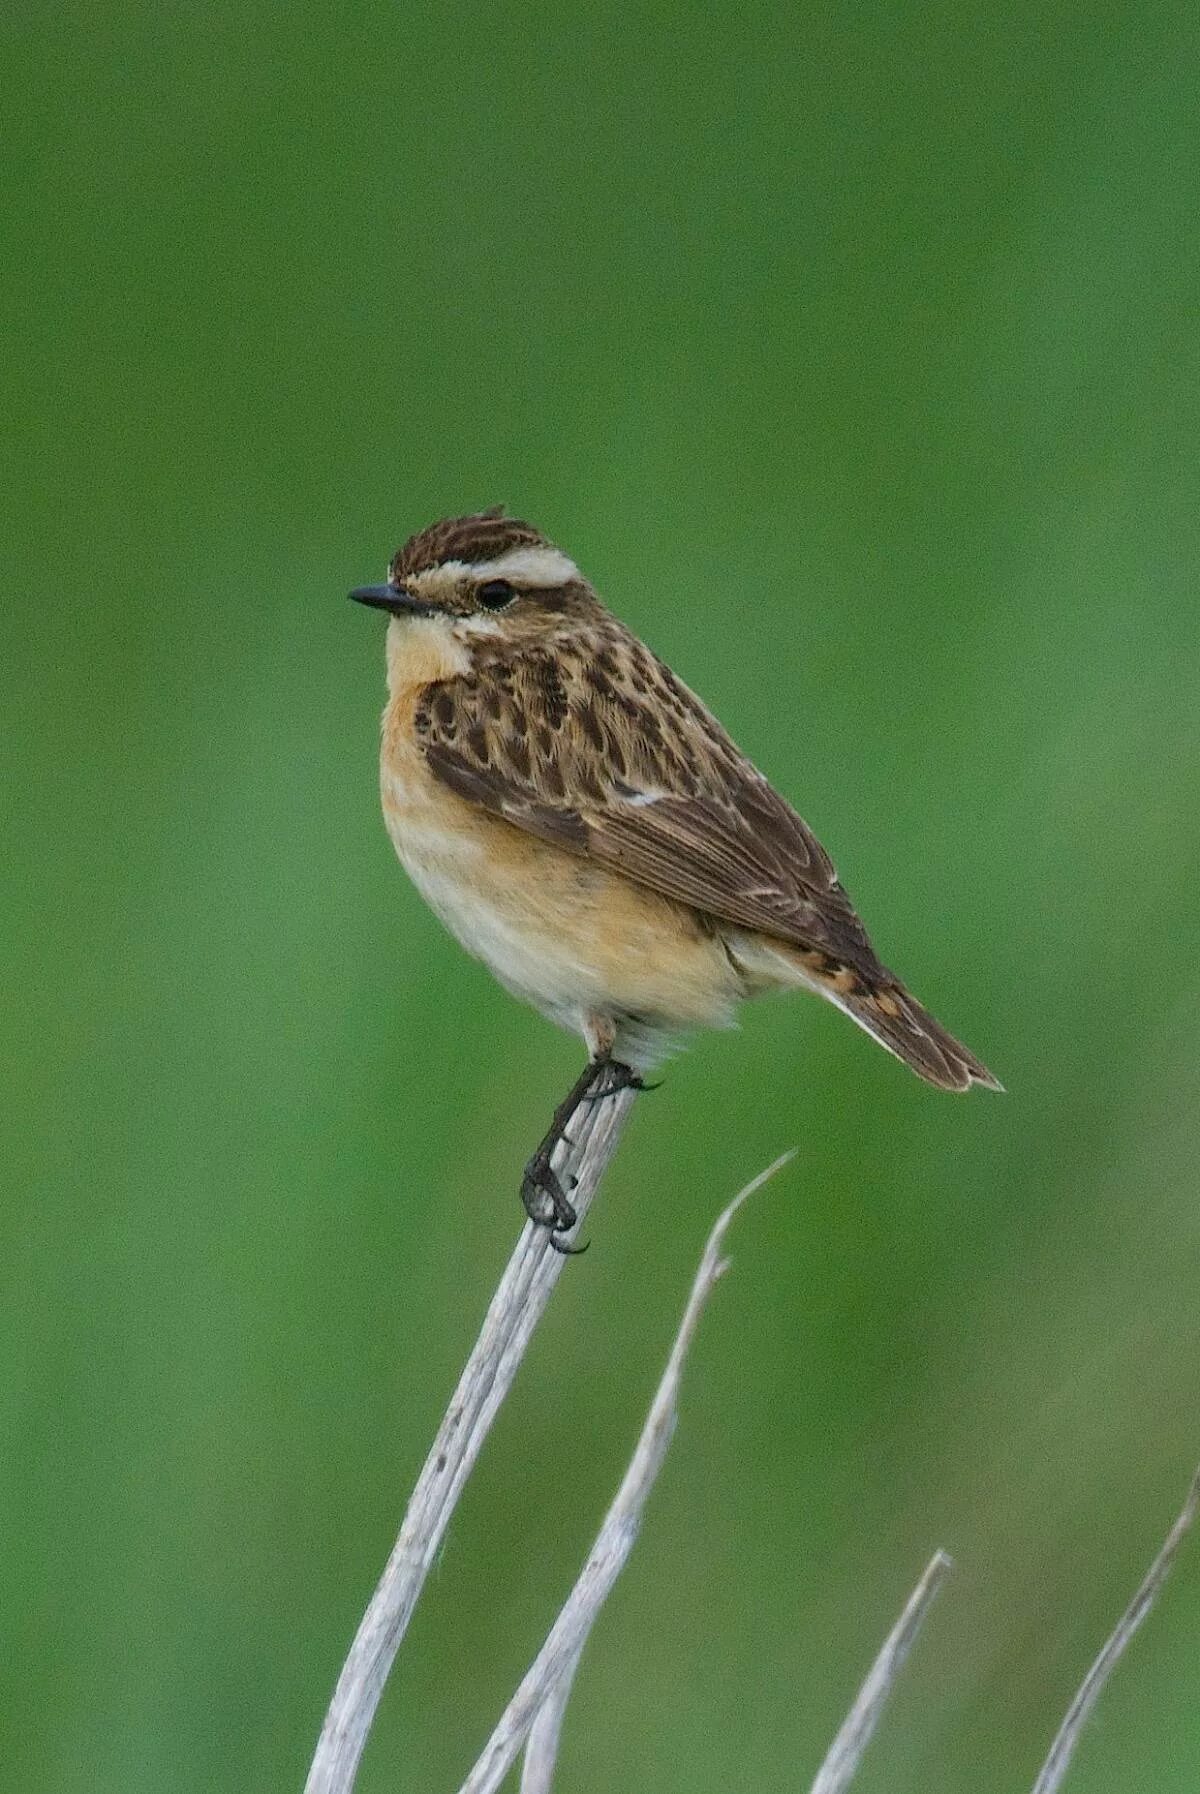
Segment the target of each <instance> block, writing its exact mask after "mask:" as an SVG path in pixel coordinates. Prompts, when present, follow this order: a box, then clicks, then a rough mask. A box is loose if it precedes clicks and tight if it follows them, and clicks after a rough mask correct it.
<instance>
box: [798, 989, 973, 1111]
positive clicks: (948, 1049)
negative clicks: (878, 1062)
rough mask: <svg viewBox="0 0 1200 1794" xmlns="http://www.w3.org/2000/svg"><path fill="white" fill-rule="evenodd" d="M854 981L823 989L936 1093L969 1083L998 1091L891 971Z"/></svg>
mask: <svg viewBox="0 0 1200 1794" xmlns="http://www.w3.org/2000/svg"><path fill="white" fill-rule="evenodd" d="M855 983H856V988H854V989H851V990H827V992H826V994H827V995H828V996H830V997H831V998H832V1000H833V1001H834V1002H835V1003H836V1004H837V1005H838V1007H839V1008H841V1009H844V1010H845V1011H846V1014H847V1015H849V1016H851V1017H852V1018H853V1020H854V1021H856V1022H857V1023H858V1025H859V1027H860V1028H865V1029H866V1031H867V1033H868V1034H870V1035H871V1036H872V1038H873V1039H875V1040H877V1041H878V1042H879V1044H880V1046H884V1047H886V1048H887V1049H888V1051H889V1052H890V1053H895V1055H896V1057H897V1059H903V1061H904V1063H905V1064H906V1065H908V1066H911V1068H912V1070H913V1071H915V1072H916V1074H917V1076H918V1077H919V1078H924V1079H925V1081H926V1083H927V1084H936V1085H937V1087H938V1089H939V1090H969V1089H970V1088H971V1086H972V1084H982V1085H983V1087H984V1088H985V1089H986V1090H1003V1088H1004V1086H1003V1084H1002V1083H1001V1082H1000V1080H999V1078H997V1077H993V1075H992V1073H991V1072H990V1071H989V1070H988V1068H987V1066H986V1065H984V1064H983V1062H982V1061H981V1060H979V1059H977V1058H976V1057H975V1055H974V1053H971V1052H968V1050H967V1048H966V1047H965V1046H964V1045H963V1044H962V1042H961V1041H960V1040H955V1038H954V1036H953V1034H948V1033H947V1032H946V1030H945V1028H943V1026H942V1024H941V1022H939V1021H938V1020H937V1019H936V1018H935V1017H934V1016H932V1015H930V1013H929V1011H928V1009H923V1008H922V1007H921V1005H920V1004H919V1003H918V1002H917V999H916V998H915V997H913V996H910V995H909V993H908V991H906V990H905V988H904V986H903V985H902V984H901V983H900V981H899V980H898V979H894V978H892V977H891V974H890V973H889V974H885V978H884V979H881V980H879V981H878V982H877V983H873V984H872V985H871V986H868V985H867V984H866V983H865V982H864V980H862V979H856V981H855Z"/></svg>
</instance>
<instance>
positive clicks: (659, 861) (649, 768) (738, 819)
mask: <svg viewBox="0 0 1200 1794" xmlns="http://www.w3.org/2000/svg"><path fill="white" fill-rule="evenodd" d="M416 729H417V736H418V740H419V742H420V744H421V747H422V748H423V751H424V755H425V759H426V762H427V764H428V766H429V768H430V771H431V772H432V773H433V774H434V776H435V777H436V778H438V779H439V780H441V781H442V782H443V783H444V784H445V785H447V786H448V787H449V788H450V789H451V790H452V791H455V792H456V793H457V794H458V795H459V796H460V797H463V798H465V799H467V800H468V801H469V802H472V803H476V804H479V805H481V806H482V807H483V808H484V809H486V810H488V811H489V812H491V814H493V815H495V816H500V817H503V818H504V819H505V820H506V821H508V822H510V823H513V824H514V825H515V826H516V827H517V828H523V829H526V830H528V831H529V832H530V833H531V834H534V835H537V836H540V837H541V838H542V839H543V840H546V841H549V842H553V843H554V844H555V845H556V846H559V847H562V848H564V849H567V850H569V851H570V852H572V853H577V854H580V855H583V856H585V857H586V858H589V859H592V860H595V861H596V862H597V863H599V864H600V865H603V866H606V867H608V868H609V869H610V870H612V871H614V872H618V873H622V874H624V876H625V877H627V878H630V879H633V880H634V881H635V882H637V883H640V884H643V885H647V886H649V887H650V889H651V890H654V891H657V892H659V893H660V894H661V895H663V896H665V897H670V898H674V899H675V900H676V901H677V902H680V903H685V904H688V905H690V906H691V907H693V908H694V909H697V910H700V911H702V912H704V913H705V914H706V915H710V916H713V917H716V918H719V919H721V920H723V921H725V922H729V923H734V924H737V925H739V926H741V927H744V928H749V929H757V930H761V931H762V932H763V933H765V934H768V935H773V936H775V937H777V938H778V939H780V940H783V941H787V942H789V943H791V944H793V945H795V946H798V947H801V948H803V949H809V950H816V951H817V952H819V953H822V954H825V955H828V956H829V957H830V959H831V960H834V961H836V962H838V963H839V964H848V965H851V966H853V967H855V968H857V969H859V970H861V971H863V972H869V973H873V972H876V971H878V970H880V969H881V968H879V963H878V961H877V959H876V958H875V954H874V952H873V950H872V948H871V944H870V941H869V940H868V938H867V934H866V931H865V929H864V928H863V925H862V923H861V922H860V921H859V919H858V917H857V915H856V914H855V912H854V909H853V907H852V905H851V903H850V900H849V898H848V897H847V896H846V893H845V892H844V891H843V889H842V887H841V885H840V884H839V883H838V880H837V875H836V873H835V871H834V868H833V864H832V862H831V861H830V859H829V856H828V854H827V853H826V852H825V850H824V848H823V847H822V846H821V844H820V842H819V841H818V840H817V838H816V836H815V835H814V834H813V833H812V831H811V829H809V827H808V826H807V824H806V823H805V822H803V821H802V820H801V818H800V817H799V816H798V815H797V814H796V812H795V811H794V810H793V809H792V807H791V805H790V804H787V803H785V802H784V800H783V798H781V797H780V796H779V795H778V793H777V792H775V791H774V790H772V788H771V786H770V785H769V784H768V783H767V781H766V779H765V778H764V777H763V775H762V774H761V773H760V772H759V771H758V769H757V768H756V767H755V766H753V765H752V764H751V762H750V761H749V760H748V759H747V758H746V756H745V755H744V754H743V753H742V752H741V751H740V749H739V748H737V747H736V746H735V744H734V743H733V742H732V741H731V740H730V738H729V736H728V735H727V734H726V733H725V731H724V729H723V728H722V727H721V725H720V723H719V722H717V720H716V718H715V717H714V716H712V715H711V714H710V712H709V711H708V710H706V709H705V707H704V705H703V704H702V703H701V702H700V700H699V698H697V697H696V696H695V694H694V693H693V692H691V691H689V690H688V689H687V687H686V686H685V685H683V684H682V683H681V681H680V680H678V679H677V678H676V677H675V675H674V674H673V673H672V672H671V670H670V669H669V668H668V667H666V666H664V665H663V663H662V662H661V661H659V660H658V659H657V658H656V657H655V656H654V655H652V654H651V653H650V651H649V650H648V649H647V648H645V647H643V645H642V644H641V643H640V642H638V641H637V640H636V638H634V637H633V636H631V635H628V634H626V633H625V632H624V631H621V632H620V633H619V634H616V633H614V634H612V635H607V634H606V635H604V636H598V637H596V638H594V639H585V640H584V641H583V642H582V643H578V644H576V643H565V644H563V645H561V646H556V648H555V651H554V653H553V654H551V653H548V652H541V651H531V652H526V653H524V654H522V655H520V656H519V657H512V658H508V659H503V658H497V659H495V660H492V661H488V662H485V663H482V664H480V665H479V666H477V667H476V668H475V669H473V670H472V672H471V673H470V674H467V675H464V676H462V677H460V678H456V679H452V680H448V681H446V682H443V683H439V684H437V685H434V686H431V687H430V688H429V689H428V690H427V691H426V693H425V694H424V697H423V701H422V703H421V705H420V706H419V707H418V711H417V716H416Z"/></svg>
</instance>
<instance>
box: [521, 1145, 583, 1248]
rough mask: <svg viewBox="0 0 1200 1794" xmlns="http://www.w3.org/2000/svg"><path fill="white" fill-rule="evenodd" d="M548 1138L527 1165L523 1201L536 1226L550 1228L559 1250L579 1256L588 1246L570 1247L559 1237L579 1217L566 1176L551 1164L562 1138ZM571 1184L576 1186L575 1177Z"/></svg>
mask: <svg viewBox="0 0 1200 1794" xmlns="http://www.w3.org/2000/svg"><path fill="white" fill-rule="evenodd" d="M562 1137H563V1136H562V1135H559V1136H558V1138H557V1139H549V1138H548V1139H547V1140H545V1141H543V1143H542V1145H541V1146H539V1147H538V1149H537V1151H536V1152H535V1153H534V1155H533V1157H532V1158H531V1159H530V1161H529V1163H528V1164H527V1165H526V1167H525V1175H524V1177H523V1178H522V1180H521V1201H522V1202H523V1203H524V1205H525V1213H526V1214H527V1215H528V1216H529V1219H530V1220H531V1221H532V1222H533V1224H534V1226H535V1227H546V1228H549V1230H550V1244H551V1246H552V1247H553V1248H554V1250H555V1252H561V1253H562V1254H563V1255H564V1256H566V1257H570V1258H577V1257H578V1256H579V1254H580V1253H581V1252H586V1250H587V1247H586V1245H583V1246H568V1245H566V1244H565V1243H564V1242H563V1241H562V1240H560V1239H559V1238H558V1235H559V1234H560V1233H570V1231H571V1229H572V1227H574V1225H575V1223H576V1221H577V1220H578V1219H579V1217H578V1215H577V1214H576V1213H575V1205H574V1203H573V1202H572V1201H571V1199H570V1197H569V1196H568V1195H567V1193H566V1191H565V1190H564V1189H563V1186H562V1179H561V1178H560V1177H559V1175H558V1173H557V1171H555V1170H554V1168H553V1167H552V1165H551V1163H550V1159H551V1156H552V1155H553V1152H554V1149H555V1147H556V1146H557V1145H558V1140H559V1139H561V1138H562ZM570 1181H571V1186H572V1188H574V1184H575V1179H574V1178H572V1179H571V1180H570Z"/></svg>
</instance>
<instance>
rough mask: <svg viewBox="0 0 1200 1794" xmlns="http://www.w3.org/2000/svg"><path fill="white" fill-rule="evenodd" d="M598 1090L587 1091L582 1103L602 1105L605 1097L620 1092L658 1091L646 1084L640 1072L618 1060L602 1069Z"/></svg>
mask: <svg viewBox="0 0 1200 1794" xmlns="http://www.w3.org/2000/svg"><path fill="white" fill-rule="evenodd" d="M597 1082H598V1088H597V1089H595V1090H589V1091H588V1092H587V1095H586V1096H585V1097H584V1098H583V1100H584V1102H589V1103H602V1102H603V1101H604V1099H605V1097H606V1096H616V1095H617V1093H618V1091H621V1090H658V1089H660V1088H661V1080H660V1082H659V1083H657V1084H647V1082H646V1080H645V1079H644V1078H643V1077H642V1075H641V1073H640V1072H637V1071H634V1069H633V1067H632V1066H631V1065H625V1064H623V1063H622V1061H621V1060H620V1059H609V1060H608V1061H607V1062H606V1064H605V1065H604V1066H603V1067H602V1075H601V1076H600V1078H599V1079H598V1081H597Z"/></svg>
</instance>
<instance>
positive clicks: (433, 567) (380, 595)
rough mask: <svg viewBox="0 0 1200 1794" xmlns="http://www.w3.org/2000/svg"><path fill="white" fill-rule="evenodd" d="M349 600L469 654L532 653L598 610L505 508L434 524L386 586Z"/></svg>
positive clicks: (570, 567)
mask: <svg viewBox="0 0 1200 1794" xmlns="http://www.w3.org/2000/svg"><path fill="white" fill-rule="evenodd" d="M350 596H351V598H353V599H355V600H356V601H357V602H358V603H359V604H366V605H370V606H371V607H372V608H374V609H376V610H384V611H387V612H388V613H389V615H390V616H391V617H393V618H394V619H396V620H397V621H398V623H399V624H400V626H401V627H402V628H406V627H407V626H409V625H417V626H418V627H419V630H420V633H421V634H422V635H433V636H436V637H437V638H439V639H441V640H442V641H444V642H445V643H446V645H447V647H449V646H450V645H451V644H455V645H457V646H458V647H459V648H461V649H467V650H469V649H470V648H471V647H472V646H474V645H480V646H481V645H482V644H483V642H485V641H491V642H495V643H497V644H503V645H505V646H507V647H514V648H518V649H519V648H521V647H523V646H529V647H532V646H534V645H536V643H537V642H538V640H539V639H542V638H545V637H547V636H549V635H553V634H554V633H556V632H557V631H558V630H560V629H561V628H562V627H563V625H564V623H567V624H568V626H569V624H570V621H571V620H572V619H574V618H577V617H582V616H583V615H584V614H585V613H586V612H587V611H588V610H589V609H593V608H594V607H595V605H596V598H595V595H594V593H593V592H592V589H591V587H590V586H589V585H588V583H587V581H586V580H585V579H584V578H583V575H582V574H581V573H580V571H579V569H578V567H577V566H576V565H575V563H574V561H572V560H570V559H569V558H568V557H567V556H566V555H565V554H563V552H562V551H561V549H558V548H556V547H555V546H554V544H553V542H550V541H548V540H547V539H546V537H545V536H543V535H542V534H541V532H540V531H539V530H536V529H534V527H533V525H532V524H529V523H523V522H522V521H521V520H520V519H519V518H516V517H505V516H503V515H502V513H501V510H500V508H499V507H497V509H495V510H492V511H480V512H477V513H476V514H475V515H473V516H470V517H449V518H446V519H445V520H444V521H442V522H441V523H432V524H430V526H429V528H428V529H423V530H420V531H419V532H418V533H417V534H416V535H415V536H410V537H409V539H408V541H407V542H406V543H405V544H404V546H403V548H399V549H397V550H396V553H395V554H394V555H393V556H392V561H391V565H390V566H389V568H388V578H387V584H386V585H381V586H360V587H359V588H358V589H357V590H356V591H353V592H351V594H350Z"/></svg>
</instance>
